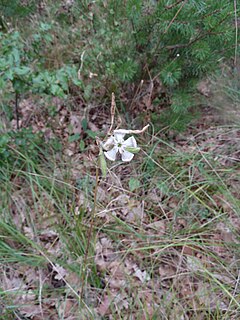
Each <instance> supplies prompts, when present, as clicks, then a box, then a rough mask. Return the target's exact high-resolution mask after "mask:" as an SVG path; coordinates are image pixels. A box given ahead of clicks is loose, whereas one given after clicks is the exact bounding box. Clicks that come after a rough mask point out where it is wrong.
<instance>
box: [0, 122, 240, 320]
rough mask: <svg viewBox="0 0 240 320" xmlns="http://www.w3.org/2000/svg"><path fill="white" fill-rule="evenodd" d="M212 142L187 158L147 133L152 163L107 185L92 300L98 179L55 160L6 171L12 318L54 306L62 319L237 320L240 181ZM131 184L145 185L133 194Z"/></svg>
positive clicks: (7, 301)
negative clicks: (217, 154) (216, 154)
mask: <svg viewBox="0 0 240 320" xmlns="http://www.w3.org/2000/svg"><path fill="white" fill-rule="evenodd" d="M218 130H219V133H215V134H216V135H218V134H223V131H224V130H225V129H224V128H219V129H218ZM232 130H233V131H234V130H237V128H234V127H233V128H232ZM200 133H201V132H200ZM196 139H197V138H196ZM201 143H203V145H202V146H201ZM204 143H205V141H201V140H194V141H191V140H189V141H187V142H186V143H185V146H187V147H186V148H185V150H183V149H182V148H181V147H180V146H178V145H177V144H175V145H171V144H168V143H166V141H165V142H163V140H161V139H160V138H158V137H156V136H154V135H153V136H151V135H148V136H146V137H145V139H142V145H143V147H142V148H143V154H142V156H143V158H142V159H141V157H140V156H139V157H138V158H137V159H136V161H135V162H132V163H131V164H128V165H124V166H123V165H121V164H120V163H119V164H117V165H116V166H115V165H114V166H113V167H112V168H110V172H109V175H108V177H107V178H106V179H105V180H104V179H103V180H101V181H100V183H99V188H100V189H99V195H98V199H97V211H96V217H95V221H94V233H93V237H92V239H91V241H92V243H91V247H90V252H89V256H88V261H87V273H86V278H85V279H84V282H85V284H84V295H83V300H81V299H80V288H81V283H80V281H81V275H82V272H83V269H82V268H83V259H84V253H85V250H86V245H87V237H88V228H89V221H90V219H91V217H90V213H91V208H92V206H93V185H94V177H93V176H92V173H91V171H89V169H88V170H87V171H86V172H85V173H84V172H83V171H82V172H79V175H77V176H76V173H74V170H73V166H74V163H68V164H67V163H66V162H63V160H62V161H61V162H59V161H57V162H56V160H54V158H53V157H52V156H51V157H50V158H49V155H46V154H45V158H48V164H44V162H41V163H37V162H36V161H33V160H32V159H31V158H29V156H28V155H24V157H23V156H22V159H21V160H22V162H24V165H23V168H24V170H23V169H22V168H21V167H19V166H18V165H17V163H15V165H12V166H11V167H9V168H7V167H5V168H3V167H2V168H1V180H2V182H1V212H2V213H1V223H0V229H1V241H0V255H1V274H2V277H1V287H2V291H1V305H2V307H1V308H2V312H3V317H5V318H4V319H6V317H9V319H11V317H12V319H15V318H16V317H19V318H21V319H22V317H23V316H29V317H33V318H34V313H35V314H39V315H38V317H39V316H40V318H41V317H42V318H46V317H47V314H48V312H49V308H50V309H51V308H54V310H55V311H54V312H55V316H54V317H55V318H56V317H57V318H58V317H59V318H61V319H62V318H68V317H69V316H70V314H71V315H73V314H74V316H75V317H76V318H77V319H93V318H96V317H97V318H99V319H100V318H104V319H105V318H106V319H108V318H109V319H110V318H111V319H115V318H119V316H120V315H121V318H124V317H125V318H127V319H129V318H131V317H132V318H134V319H143V318H144V319H179V317H182V318H184V319H209V318H211V319H230V318H232V319H237V318H238V316H239V307H240V302H239V288H238V284H239V271H238V270H239V264H238V259H239V212H240V211H239V206H240V202H239V192H238V188H237V185H238V184H239V178H240V177H239V175H236V174H237V172H238V171H237V166H236V165H233V166H230V167H229V166H227V167H224V166H223V165H221V163H219V162H218V161H216V159H215V157H214V150H212V151H211V152H206V151H204ZM164 144H165V146H164ZM193 150H194V152H193ZM16 152H17V153H18V151H16ZM18 157H21V154H20V155H19V154H18ZM49 159H51V160H50V161H49ZM95 165H96V163H95V162H94V161H93V163H92V164H91V166H92V167H93V168H94V166H95ZM127 172H129V173H128V174H126V173H127ZM130 179H135V181H139V183H138V184H135V185H137V187H136V189H134V188H133V189H132V191H129V181H130ZM91 190H92V191H91ZM84 272H85V270H84ZM52 310H53V309H52ZM143 315H144V316H143ZM55 318H54V319H55Z"/></svg>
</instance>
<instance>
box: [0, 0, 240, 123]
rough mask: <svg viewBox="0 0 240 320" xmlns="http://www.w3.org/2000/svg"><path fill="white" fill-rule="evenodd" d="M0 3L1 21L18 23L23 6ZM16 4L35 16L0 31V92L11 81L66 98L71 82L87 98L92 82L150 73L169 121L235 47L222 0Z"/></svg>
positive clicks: (117, 84)
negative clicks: (41, 8)
mask: <svg viewBox="0 0 240 320" xmlns="http://www.w3.org/2000/svg"><path fill="white" fill-rule="evenodd" d="M2 7H4V10H3V16H4V19H5V20H6V21H8V19H10V18H11V19H10V20H11V21H15V20H16V21H17V19H16V17H19V16H21V12H20V11H19V10H20V9H23V8H22V6H21V2H20V1H17V0H15V1H11V2H10V3H9V2H7V1H3V2H2ZM20 7H21V8H20ZM23 7H24V8H25V7H29V8H30V7H31V8H32V12H34V13H35V14H36V15H37V17H38V19H35V20H36V21H35V22H34V23H32V25H33V29H32V30H26V29H25V28H24V27H22V28H19V30H20V31H19V32H16V31H14V30H13V31H9V32H6V33H2V34H1V44H2V45H1V48H0V55H1V58H0V88H1V90H3V89H4V88H5V89H6V87H8V84H9V83H11V85H12V86H13V89H14V91H16V92H19V93H24V92H26V91H32V92H33V93H35V94H43V93H44V94H47V95H51V96H59V97H66V96H67V95H68V94H69V93H70V91H69V87H71V85H74V86H77V87H78V88H79V89H81V90H82V91H83V97H84V99H85V100H86V102H88V101H90V100H91V99H92V97H93V95H94V94H95V92H96V91H97V90H98V89H99V88H102V87H105V88H106V91H107V92H109V93H111V92H112V91H114V92H116V93H117V91H119V92H120V91H121V90H122V89H123V88H124V89H125V88H126V85H127V84H129V83H130V82H136V83H139V82H140V81H141V80H142V79H143V80H148V79H149V75H151V77H152V78H154V77H159V78H160V80H161V81H162V83H163V85H164V90H165V94H166V96H167V101H170V104H169V105H168V107H169V110H168V113H169V114H171V113H174V115H172V116H171V117H172V118H174V119H175V120H174V121H176V119H178V118H179V119H180V118H181V117H182V115H183V114H186V112H187V111H188V110H189V109H190V107H191V106H192V104H191V103H189V101H190V99H189V96H190V95H192V92H193V91H194V86H192V87H191V88H190V89H191V90H189V86H190V83H193V82H194V81H195V80H196V79H199V78H201V77H203V76H205V75H206V74H209V73H211V72H212V71H215V70H216V69H217V68H218V66H219V62H220V61H223V60H224V59H226V58H228V57H231V56H232V55H233V54H234V50H235V48H234V47H235V36H236V32H235V28H234V23H233V21H234V16H235V15H234V6H233V3H232V2H229V1H224V0H220V1H217V2H215V1H210V2H209V1H204V0H189V1H187V2H182V1H180V2H178V1H175V0H161V1H143V0H127V1H125V0H124V1H123V0H118V1H116V0H109V1H107V2H104V1H99V2H93V3H88V2H87V3H85V2H82V1H80V0H76V1H74V2H73V3H72V4H69V5H68V6H67V7H64V6H63V4H62V2H61V1H54V2H51V1H50V2H48V4H47V9H46V10H45V11H43V13H44V14H45V15H44V14H43V13H41V14H39V13H38V12H37V9H36V8H35V9H34V2H31V1H30V2H28V5H27V6H23ZM34 10H35V11H34ZM28 13H30V10H29V11H28ZM14 19H15V20H14ZM5 20H4V22H5ZM65 50H66V51H65ZM59 52H60V57H59ZM65 52H67V54H65ZM78 72H79V74H80V76H79V74H78ZM79 79H81V81H80V80H79ZM195 82H196V81H195ZM133 94H134V93H133ZM187 96H188V98H187ZM158 98H159V99H161V97H158ZM165 115H166V114H165Z"/></svg>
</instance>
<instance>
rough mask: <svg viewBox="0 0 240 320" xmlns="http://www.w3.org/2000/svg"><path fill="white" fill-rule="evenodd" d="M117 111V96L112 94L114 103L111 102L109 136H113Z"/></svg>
mask: <svg viewBox="0 0 240 320" xmlns="http://www.w3.org/2000/svg"><path fill="white" fill-rule="evenodd" d="M115 110H116V102H115V94H114V93H113V92H112V102H111V110H110V112H111V125H110V127H109V129H108V133H107V135H110V134H111V131H112V128H113V124H114V116H115Z"/></svg>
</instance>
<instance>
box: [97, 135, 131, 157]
mask: <svg viewBox="0 0 240 320" xmlns="http://www.w3.org/2000/svg"><path fill="white" fill-rule="evenodd" d="M128 131H129V130H125V129H119V130H114V131H113V135H112V136H111V137H109V138H108V139H107V141H106V142H105V143H104V144H103V149H104V150H108V149H109V148H111V149H110V150H108V151H105V152H104V154H105V156H106V158H108V159H109V160H111V161H115V160H116V157H117V153H118V152H119V153H120V154H121V158H122V161H131V160H132V158H133V156H134V153H133V152H130V151H128V150H127V149H128V148H130V149H131V148H133V149H134V148H137V142H136V140H135V138H134V137H133V136H131V137H130V138H128V139H127V140H124V139H123V138H124V136H125V134H127V133H128Z"/></svg>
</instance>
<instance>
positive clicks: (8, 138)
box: [0, 129, 44, 176]
mask: <svg viewBox="0 0 240 320" xmlns="http://www.w3.org/2000/svg"><path fill="white" fill-rule="evenodd" d="M43 145H44V139H43V136H42V134H41V133H33V132H32V130H31V129H22V130H20V131H17V132H14V131H11V132H9V133H5V134H2V135H1V137H0V169H4V168H7V167H8V166H13V165H14V166H15V167H18V168H21V167H22V166H23V165H24V164H25V162H26V160H27V161H32V162H35V163H39V162H41V161H42V158H43V152H44V151H43V148H42V146H43ZM0 176H1V174H0Z"/></svg>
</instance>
